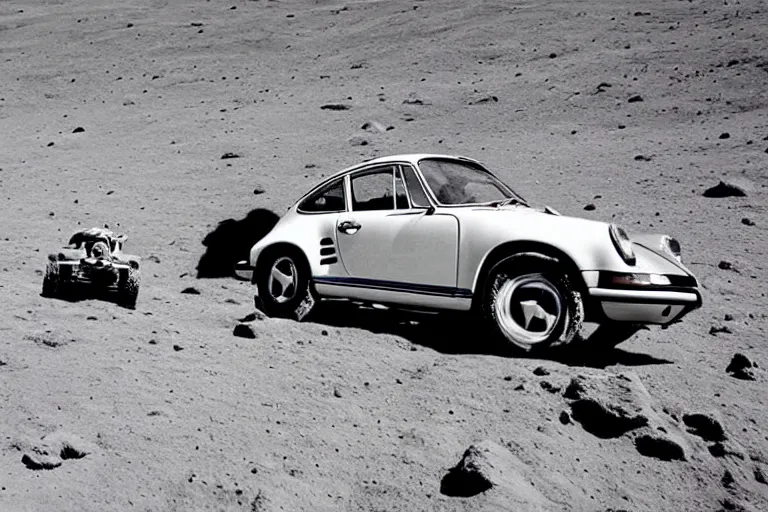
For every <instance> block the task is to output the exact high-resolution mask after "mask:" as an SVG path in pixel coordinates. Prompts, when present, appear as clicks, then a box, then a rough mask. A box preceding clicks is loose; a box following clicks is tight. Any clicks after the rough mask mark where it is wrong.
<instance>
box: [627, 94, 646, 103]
mask: <svg viewBox="0 0 768 512" xmlns="http://www.w3.org/2000/svg"><path fill="white" fill-rule="evenodd" d="M640 101H643V97H642V96H640V95H639V94H635V95H634V96H630V98H629V99H628V100H627V103H637V102H640Z"/></svg>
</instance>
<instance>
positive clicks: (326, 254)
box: [320, 238, 339, 265]
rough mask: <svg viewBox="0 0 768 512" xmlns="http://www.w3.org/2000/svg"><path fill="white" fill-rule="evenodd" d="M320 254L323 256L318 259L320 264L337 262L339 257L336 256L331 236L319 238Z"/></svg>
mask: <svg viewBox="0 0 768 512" xmlns="http://www.w3.org/2000/svg"><path fill="white" fill-rule="evenodd" d="M320 256H323V258H322V259H321V260H320V264H321V265H333V264H334V263H338V261H339V259H338V258H337V257H336V247H334V245H333V239H332V238H322V239H321V240H320Z"/></svg>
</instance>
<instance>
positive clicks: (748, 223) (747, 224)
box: [741, 217, 755, 226]
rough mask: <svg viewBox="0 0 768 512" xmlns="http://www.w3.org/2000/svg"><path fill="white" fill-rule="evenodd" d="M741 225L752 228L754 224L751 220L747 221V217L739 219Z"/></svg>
mask: <svg viewBox="0 0 768 512" xmlns="http://www.w3.org/2000/svg"><path fill="white" fill-rule="evenodd" d="M741 223H742V224H744V225H745V226H754V225H755V222H754V221H753V220H751V219H748V218H747V217H744V218H743V219H741Z"/></svg>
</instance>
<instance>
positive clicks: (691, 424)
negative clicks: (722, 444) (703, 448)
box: [683, 412, 726, 441]
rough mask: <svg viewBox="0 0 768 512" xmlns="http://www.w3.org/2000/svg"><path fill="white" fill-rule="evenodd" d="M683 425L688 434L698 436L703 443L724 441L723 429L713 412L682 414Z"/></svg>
mask: <svg viewBox="0 0 768 512" xmlns="http://www.w3.org/2000/svg"><path fill="white" fill-rule="evenodd" d="M683 423H685V426H686V427H688V433H690V434H693V435H695V436H699V437H700V438H702V439H703V440H705V441H725V439H726V435H725V429H724V428H723V424H722V423H721V421H720V419H719V418H718V416H717V414H716V413H714V412H707V413H699V412H696V413H691V414H683Z"/></svg>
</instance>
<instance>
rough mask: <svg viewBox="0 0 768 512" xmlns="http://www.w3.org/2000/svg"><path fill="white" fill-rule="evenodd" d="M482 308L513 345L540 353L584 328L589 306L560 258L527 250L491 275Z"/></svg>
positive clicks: (498, 267) (488, 320) (505, 262)
mask: <svg viewBox="0 0 768 512" xmlns="http://www.w3.org/2000/svg"><path fill="white" fill-rule="evenodd" d="M482 299H483V302H482V310H483V315H484V316H485V318H486V321H487V322H488V323H489V324H490V327H491V329H492V330H493V331H494V332H495V333H496V334H497V335H498V337H499V338H500V339H501V340H502V342H504V343H505V344H506V345H507V346H508V347H510V348H513V349H515V350H517V351H521V352H524V353H529V354H532V353H537V352H541V351H544V350H546V349H549V348H552V347H559V346H565V345H567V344H569V343H570V342H571V341H572V340H573V339H574V338H575V337H576V335H577V334H578V333H579V332H580V331H581V328H582V323H583V321H584V306H583V304H582V301H581V294H580V293H579V292H578V291H577V290H576V289H575V287H574V286H573V285H572V284H571V281H570V279H569V277H568V275H567V274H566V273H565V272H564V271H563V269H562V267H561V266H560V264H559V263H558V261H557V260H555V259H553V258H549V257H547V256H544V255H538V254H534V253H524V254H519V255H514V256H510V257H508V258H506V259H504V260H502V261H500V262H499V263H497V264H496V265H495V266H494V267H493V268H492V269H491V271H490V273H489V274H488V279H487V281H486V286H485V291H484V294H483V298H482Z"/></svg>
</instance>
